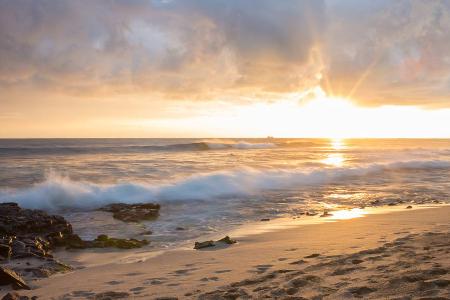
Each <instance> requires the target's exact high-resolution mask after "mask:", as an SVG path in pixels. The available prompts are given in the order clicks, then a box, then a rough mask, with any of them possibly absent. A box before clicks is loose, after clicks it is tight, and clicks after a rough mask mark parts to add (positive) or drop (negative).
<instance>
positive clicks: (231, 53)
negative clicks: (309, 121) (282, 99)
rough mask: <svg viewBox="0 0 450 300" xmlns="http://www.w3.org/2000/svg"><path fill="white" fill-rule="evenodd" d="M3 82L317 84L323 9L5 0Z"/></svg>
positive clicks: (121, 86) (195, 91)
mask: <svg viewBox="0 0 450 300" xmlns="http://www.w3.org/2000/svg"><path fill="white" fill-rule="evenodd" d="M0 11H1V13H0V22H1V23H0V25H1V26H0V59H1V61H2V64H1V66H0V84H1V86H2V87H3V88H7V87H10V88H16V87H18V86H24V85H25V86H32V87H34V86H36V87H40V88H44V87H45V88H48V89H58V90H63V91H65V92H67V91H68V92H72V93H80V94H90V93H101V92H104V93H124V92H125V93H126V92H153V93H161V94H163V95H164V94H168V95H169V96H174V95H176V94H179V95H184V96H186V95H188V96H194V97H195V95H200V96H201V95H208V94H210V93H213V94H214V93H221V92H223V91H224V90H232V91H234V90H241V89H243V90H247V91H249V92H281V91H291V90H299V89H301V88H303V87H304V86H307V85H309V82H310V81H314V82H315V83H316V82H317V73H318V72H319V71H320V69H319V68H320V66H317V64H315V63H314V62H313V61H312V60H311V49H312V48H313V47H314V45H315V43H316V42H317V40H318V36H316V35H318V34H319V33H320V32H322V30H321V28H320V27H321V26H322V25H321V24H322V23H323V22H318V20H321V19H322V18H323V12H324V5H323V2H322V1H316V0H310V1H282V2H280V1H275V0H261V1H258V4H257V5H255V2H254V1H248V0H243V1H237V0H217V1H206V0H204V1H202V0H199V1H192V0H186V1H143V0H142V1H138V0H137V1H117V0H116V1H106V0H105V1H94V2H93V1H87V0H81V1H68V0H61V1H50V0H38V1H32V0H18V1H1V2H0Z"/></svg>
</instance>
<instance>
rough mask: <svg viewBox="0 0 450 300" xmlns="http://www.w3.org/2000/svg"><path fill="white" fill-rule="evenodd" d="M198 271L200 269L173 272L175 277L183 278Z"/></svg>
mask: <svg viewBox="0 0 450 300" xmlns="http://www.w3.org/2000/svg"><path fill="white" fill-rule="evenodd" d="M195 270H198V268H191V269H180V270H176V271H175V272H172V274H174V275H175V276H183V275H189V273H190V272H192V271H195Z"/></svg>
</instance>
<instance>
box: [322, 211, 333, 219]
mask: <svg viewBox="0 0 450 300" xmlns="http://www.w3.org/2000/svg"><path fill="white" fill-rule="evenodd" d="M332 215H333V214H330V213H329V212H328V211H326V210H325V211H324V212H323V214H321V215H320V217H321V218H326V217H331V216H332Z"/></svg>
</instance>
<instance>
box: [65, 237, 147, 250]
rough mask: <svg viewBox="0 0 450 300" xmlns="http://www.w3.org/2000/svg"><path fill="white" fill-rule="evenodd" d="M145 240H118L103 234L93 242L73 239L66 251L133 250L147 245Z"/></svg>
mask: <svg viewBox="0 0 450 300" xmlns="http://www.w3.org/2000/svg"><path fill="white" fill-rule="evenodd" d="M148 244H149V241H147V240H136V239H119V238H110V237H108V236H107V235H105V234H101V235H99V236H98V237H97V238H96V239H95V240H92V241H83V240H82V239H80V238H79V237H78V238H74V239H73V241H72V242H71V243H69V244H68V245H67V248H68V249H71V248H72V249H86V248H119V249H133V248H141V247H143V246H145V245H148Z"/></svg>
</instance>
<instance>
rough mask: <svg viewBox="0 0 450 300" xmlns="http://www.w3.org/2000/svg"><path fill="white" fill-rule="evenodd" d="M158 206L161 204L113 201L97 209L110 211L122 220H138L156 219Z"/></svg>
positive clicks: (114, 216)
mask: <svg viewBox="0 0 450 300" xmlns="http://www.w3.org/2000/svg"><path fill="white" fill-rule="evenodd" d="M160 208H161V206H160V205H159V204H155V203H135V204H125V203H113V204H110V205H107V206H104V207H102V208H100V209H99V210H101V211H107V212H111V213H112V214H113V218H115V219H118V220H121V221H124V222H140V221H146V220H154V219H156V218H157V217H158V216H159V209H160Z"/></svg>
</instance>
